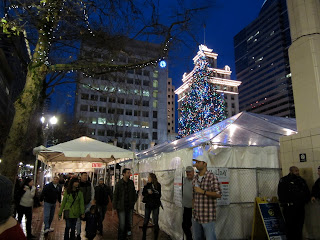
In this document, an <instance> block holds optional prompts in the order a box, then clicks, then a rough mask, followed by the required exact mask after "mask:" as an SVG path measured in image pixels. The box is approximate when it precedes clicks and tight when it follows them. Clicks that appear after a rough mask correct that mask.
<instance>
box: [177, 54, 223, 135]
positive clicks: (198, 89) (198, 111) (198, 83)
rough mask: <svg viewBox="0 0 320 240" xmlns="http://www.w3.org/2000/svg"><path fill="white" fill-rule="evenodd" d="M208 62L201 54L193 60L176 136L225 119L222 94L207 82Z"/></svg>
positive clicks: (208, 76)
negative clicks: (191, 78) (188, 86)
mask: <svg viewBox="0 0 320 240" xmlns="http://www.w3.org/2000/svg"><path fill="white" fill-rule="evenodd" d="M209 68H210V64H209V63H208V61H207V58H206V56H205V55H204V54H203V55H201V56H200V57H199V58H198V60H197V61H196V62H195V73H194V74H193V80H192V84H191V86H190V91H189V92H188V93H187V94H186V96H185V98H184V100H183V103H182V105H181V107H180V108H179V111H180V118H179V120H178V122H179V129H178V138H183V137H186V136H188V135H190V134H192V133H195V132H198V131H200V130H202V129H204V128H207V127H210V126H212V125H214V124H216V123H218V122H220V121H222V120H224V119H226V109H225V101H224V94H223V93H221V94H219V93H218V92H217V87H216V86H214V85H213V84H212V83H210V82H209V79H210V75H211V74H212V71H210V69H209Z"/></svg>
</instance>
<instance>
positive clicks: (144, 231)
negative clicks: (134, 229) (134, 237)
mask: <svg viewBox="0 0 320 240" xmlns="http://www.w3.org/2000/svg"><path fill="white" fill-rule="evenodd" d="M146 239H147V227H145V226H143V227H142V240H146Z"/></svg>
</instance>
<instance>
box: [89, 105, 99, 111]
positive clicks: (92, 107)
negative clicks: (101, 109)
mask: <svg viewBox="0 0 320 240" xmlns="http://www.w3.org/2000/svg"><path fill="white" fill-rule="evenodd" d="M90 112H98V107H97V106H90Z"/></svg>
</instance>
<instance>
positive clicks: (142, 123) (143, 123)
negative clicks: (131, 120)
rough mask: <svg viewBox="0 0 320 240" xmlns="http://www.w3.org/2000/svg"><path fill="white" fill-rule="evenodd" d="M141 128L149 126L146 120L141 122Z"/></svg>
mask: <svg viewBox="0 0 320 240" xmlns="http://www.w3.org/2000/svg"><path fill="white" fill-rule="evenodd" d="M141 128H149V123H148V122H141Z"/></svg>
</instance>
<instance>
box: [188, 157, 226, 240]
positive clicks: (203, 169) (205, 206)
mask: <svg viewBox="0 0 320 240" xmlns="http://www.w3.org/2000/svg"><path fill="white" fill-rule="evenodd" d="M193 160H194V161H195V164H194V166H195V167H196V168H197V169H198V171H199V173H198V174H196V175H195V177H194V179H193V181H192V185H193V219H192V229H193V239H194V240H203V239H206V240H216V239H217V237H216V232H215V220H216V207H217V200H216V199H217V198H221V190H220V184H219V182H218V178H217V177H216V176H215V175H214V174H213V173H212V172H209V171H207V164H208V162H209V156H208V153H207V152H203V155H200V156H198V157H197V158H195V159H193Z"/></svg>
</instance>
